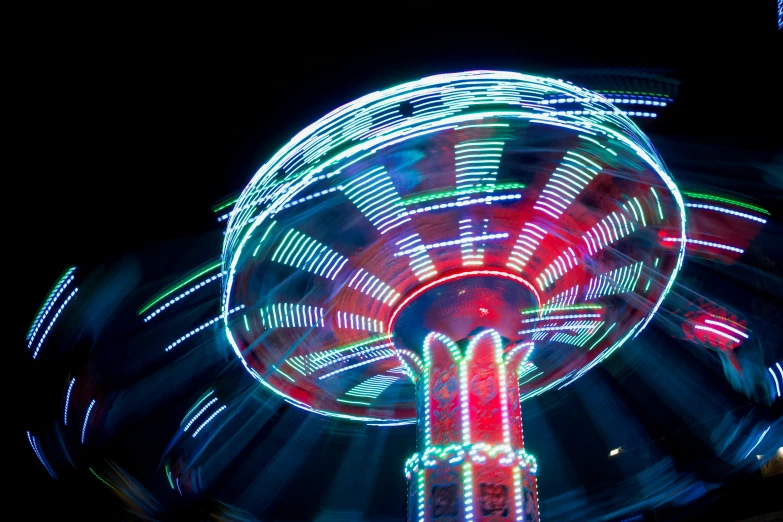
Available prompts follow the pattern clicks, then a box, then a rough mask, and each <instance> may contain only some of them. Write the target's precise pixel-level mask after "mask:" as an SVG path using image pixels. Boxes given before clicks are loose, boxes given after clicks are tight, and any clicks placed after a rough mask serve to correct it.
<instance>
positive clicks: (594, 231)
mask: <svg viewBox="0 0 783 522" xmlns="http://www.w3.org/2000/svg"><path fill="white" fill-rule="evenodd" d="M639 210H640V211H641V208H640V209H639ZM643 215H644V214H642V216H643ZM635 230H636V225H635V224H634V221H633V219H632V218H631V217H630V215H629V216H628V217H626V212H622V211H614V212H612V213H611V214H609V215H608V216H606V217H604V218H603V219H602V220H601V221H599V222H598V223H596V224H595V225H594V226H593V227H592V228H591V229H590V230H588V231H587V232H586V233H585V234H584V235H583V236H582V241H584V242H585V245H587V251H588V252H589V253H590V255H594V254H596V253H598V252H599V251H600V250H603V249H604V248H606V247H607V246H609V245H611V244H612V243H615V242H617V241H620V240H621V239H622V238H624V237H625V236H627V235H629V234H631V233H633V232H634V231H635Z"/></svg>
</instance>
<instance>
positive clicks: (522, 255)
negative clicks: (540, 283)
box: [506, 223, 547, 272]
mask: <svg viewBox="0 0 783 522" xmlns="http://www.w3.org/2000/svg"><path fill="white" fill-rule="evenodd" d="M546 233H547V232H546V230H544V229H543V228H541V227H539V226H538V225H536V224H533V223H525V226H524V227H522V231H521V232H520V233H519V237H517V241H516V243H514V248H513V249H512V250H511V254H510V255H509V257H508V262H507V263H506V266H507V267H509V268H513V269H514V270H516V271H517V272H521V271H522V270H523V269H524V268H525V265H527V263H528V261H530V257H531V256H532V255H533V253H534V252H535V251H536V248H538V245H540V244H541V241H543V240H544V236H545V235H546Z"/></svg>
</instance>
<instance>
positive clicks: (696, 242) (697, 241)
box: [663, 237, 745, 254]
mask: <svg viewBox="0 0 783 522" xmlns="http://www.w3.org/2000/svg"><path fill="white" fill-rule="evenodd" d="M663 240H664V241H669V242H672V241H673V242H676V243H681V242H682V238H679V237H665V238H663ZM686 241H687V242H688V243H693V244H694V245H702V246H708V247H713V248H720V249H722V250H731V251H732V252H737V253H740V254H744V253H745V250H743V249H742V248H737V247H733V246H730V245H722V244H720V243H713V242H711V241H702V240H700V239H687V240H686Z"/></svg>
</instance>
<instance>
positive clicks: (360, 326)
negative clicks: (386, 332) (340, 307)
mask: <svg viewBox="0 0 783 522" xmlns="http://www.w3.org/2000/svg"><path fill="white" fill-rule="evenodd" d="M337 328H346V329H351V330H364V331H367V332H376V333H382V332H383V321H378V320H377V319H371V318H369V317H365V316H363V315H358V314H352V313H348V312H337Z"/></svg>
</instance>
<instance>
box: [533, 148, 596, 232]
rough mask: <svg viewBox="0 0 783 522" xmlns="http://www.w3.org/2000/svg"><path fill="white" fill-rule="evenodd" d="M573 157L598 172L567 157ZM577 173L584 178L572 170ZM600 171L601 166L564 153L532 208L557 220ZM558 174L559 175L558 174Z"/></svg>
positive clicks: (569, 152)
mask: <svg viewBox="0 0 783 522" xmlns="http://www.w3.org/2000/svg"><path fill="white" fill-rule="evenodd" d="M569 154H570V155H575V156H578V157H580V158H582V159H585V160H586V161H588V162H590V163H591V164H592V165H594V166H595V167H596V168H597V169H598V170H593V169H590V168H588V167H586V166H585V165H584V164H583V163H581V162H580V161H578V160H576V159H574V158H572V157H569V156H568V155H569ZM570 162H575V163H577V164H578V165H580V166H581V167H583V168H584V169H585V170H587V171H588V172H589V174H588V173H585V172H584V171H583V170H581V169H579V168H578V167H574V166H573V165H571V163H570ZM571 169H574V170H576V171H578V172H579V173H580V174H582V175H583V176H584V177H582V176H580V175H579V174H577V173H575V172H574V171H573V170H571ZM600 170H601V166H600V165H598V164H596V163H594V162H592V161H590V160H587V158H584V156H581V155H579V154H576V153H573V152H571V151H568V152H566V155H565V156H564V157H563V160H562V161H561V162H560V166H559V167H556V168H555V171H556V172H554V173H553V174H552V177H551V178H549V180H548V181H547V183H546V185H545V186H544V188H543V189H542V190H541V194H539V196H538V201H537V202H536V204H535V205H534V206H533V208H534V209H536V210H540V211H542V212H545V213H546V214H549V215H550V216H552V215H553V213H554V214H555V215H556V217H555V219H559V218H560V216H561V215H563V212H565V211H566V210H567V208H568V207H569V206H570V205H571V203H573V201H574V199H576V197H577V196H579V194H580V193H581V192H582V190H584V188H585V187H586V186H587V185H588V184H589V183H590V182H591V181H592V180H593V178H595V176H597V175H598V173H599V171H600ZM558 172H559V174H558Z"/></svg>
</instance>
